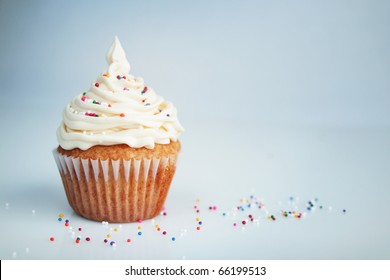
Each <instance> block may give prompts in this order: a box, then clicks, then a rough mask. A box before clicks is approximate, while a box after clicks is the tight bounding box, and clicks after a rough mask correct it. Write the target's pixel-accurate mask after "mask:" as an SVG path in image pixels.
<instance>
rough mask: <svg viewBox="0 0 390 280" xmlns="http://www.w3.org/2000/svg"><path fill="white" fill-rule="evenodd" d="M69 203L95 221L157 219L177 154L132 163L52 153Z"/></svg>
mask: <svg viewBox="0 0 390 280" xmlns="http://www.w3.org/2000/svg"><path fill="white" fill-rule="evenodd" d="M53 155H54V158H55V160H56V163H57V166H58V169H59V172H60V174H61V178H62V182H63V185H64V189H65V193H66V196H67V198H68V202H69V204H70V206H71V207H72V208H73V210H74V211H75V212H76V213H78V214H79V215H81V216H83V217H85V218H87V219H91V220H96V221H108V222H112V223H122V222H134V221H137V220H139V219H142V220H145V219H150V218H153V217H155V216H156V215H157V214H159V213H160V211H161V210H162V208H163V206H164V202H165V199H166V197H167V194H168V190H169V187H170V185H171V182H172V179H173V175H174V173H175V170H176V161H177V154H175V155H170V156H168V157H163V158H151V159H148V158H142V159H131V160H123V159H119V160H111V159H107V160H99V159H96V160H94V159H82V158H77V157H71V156H65V155H62V154H60V153H58V152H57V150H54V151H53Z"/></svg>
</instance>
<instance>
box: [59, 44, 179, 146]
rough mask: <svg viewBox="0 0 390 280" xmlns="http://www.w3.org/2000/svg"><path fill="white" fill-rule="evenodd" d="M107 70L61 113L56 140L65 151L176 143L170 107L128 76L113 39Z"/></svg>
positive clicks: (123, 56) (174, 114)
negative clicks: (104, 146)
mask: <svg viewBox="0 0 390 280" xmlns="http://www.w3.org/2000/svg"><path fill="white" fill-rule="evenodd" d="M107 62H108V64H109V67H108V69H107V71H106V72H105V73H103V74H102V75H100V76H99V77H98V78H97V79H96V80H95V81H94V82H93V83H92V85H91V87H90V89H89V90H88V91H86V92H83V93H80V94H79V95H78V96H76V97H75V98H74V99H73V100H72V101H71V102H70V104H68V106H67V107H66V108H65V110H64V114H63V121H62V123H61V125H60V127H59V128H58V129H57V139H58V142H59V144H60V146H61V147H62V148H63V149H65V150H70V149H74V148H79V149H82V150H86V149H89V148H90V147H92V146H95V145H107V146H108V145H116V144H127V145H128V146H130V147H133V148H140V147H146V148H150V149H152V148H154V145H155V144H169V143H170V141H177V138H178V136H179V135H180V133H181V132H182V131H183V128H182V126H181V125H180V123H179V121H178V120H177V111H176V108H175V107H174V106H173V104H172V103H170V102H168V101H165V100H164V98H162V97H161V96H159V95H157V94H156V93H155V92H154V90H153V89H152V88H151V87H150V86H147V85H145V84H144V80H143V79H142V78H140V77H134V76H133V75H131V74H128V72H129V70H130V64H129V62H128V61H127V59H126V54H125V52H124V50H123V48H122V46H121V44H120V42H119V40H118V38H117V37H115V40H114V42H113V44H112V46H111V48H110V49H109V51H108V53H107Z"/></svg>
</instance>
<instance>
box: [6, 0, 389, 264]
mask: <svg viewBox="0 0 390 280" xmlns="http://www.w3.org/2000/svg"><path fill="white" fill-rule="evenodd" d="M389 14H390V2H388V1H342V0H337V1H336V0H335V1H313V0H311V1H293V0H290V1H191V2H190V1H3V0H1V1H0V38H1V44H0V58H1V64H0V84H1V87H0V117H1V120H2V125H1V127H2V132H1V145H0V153H1V156H2V160H1V161H0V170H1V177H0V187H1V189H0V203H1V204H0V206H1V207H0V209H1V210H0V217H1V222H2V230H1V233H0V250H1V251H0V257H1V258H2V259H4V258H6V259H7V258H12V257H13V255H12V254H13V252H16V253H17V254H16V258H102V259H105V258H176V259H180V258H188V259H191V258H200V259H206V258H230V259H234V258H247V259H251V258H253V259H268V258H272V259H285V258H287V259H294V258H295V259H310V258H314V259H323V258H325V259H340V258H341V259H345V258H346V259H378V258H379V259H383V258H384V259H390V253H389V250H388V249H389V248H390V241H389V236H390V222H389V220H390V219H389V218H388V205H389V202H390V201H389V200H390V191H389V183H390V175H389V174H390V144H389V143H390V110H389V105H390V51H389V50H390V32H389V27H390V17H389ZM115 35H118V37H119V38H120V40H121V42H122V45H123V47H124V49H125V51H126V52H127V57H128V59H129V61H130V64H131V67H132V70H131V72H132V74H134V75H137V76H142V77H144V79H145V81H146V83H147V84H148V85H150V86H152V87H153V88H154V89H155V90H156V91H157V93H159V94H160V95H162V96H164V97H165V98H166V99H167V100H170V101H172V102H173V103H174V104H175V105H176V107H177V108H178V110H179V117H180V121H181V122H182V124H183V126H184V127H185V128H186V132H185V133H184V134H183V135H182V138H181V139H182V143H183V147H184V148H183V153H182V157H181V161H180V166H179V169H178V173H177V176H176V178H175V181H174V185H173V186H172V190H171V192H170V196H169V197H168V201H167V207H168V209H171V216H170V217H171V218H168V219H172V220H168V222H167V223H168V224H169V223H172V226H173V225H175V226H176V227H179V228H180V227H181V228H183V227H187V226H185V224H186V223H187V221H188V218H187V217H188V216H185V215H184V214H183V215H181V214H182V213H187V212H188V213H187V214H188V215H192V212H191V210H188V209H190V208H191V207H192V204H193V203H194V201H195V199H196V198H197V197H202V198H203V199H205V200H206V201H209V202H210V203H215V204H218V205H225V206H226V207H231V206H235V205H236V203H237V199H239V198H240V197H243V196H248V195H249V194H252V193H254V194H255V195H261V196H263V197H264V198H265V199H268V200H269V201H270V203H271V204H272V203H274V204H275V205H276V208H277V204H278V202H281V203H282V204H283V203H284V202H285V201H286V200H287V199H288V197H289V196H290V195H297V196H299V197H301V198H302V199H310V198H312V197H315V196H318V197H320V198H322V199H324V200H325V201H326V202H327V203H328V205H329V204H332V205H333V207H334V209H335V210H334V212H333V213H332V214H329V215H333V216H329V215H328V216H326V215H325V216H324V217H322V216H321V217H322V218H321V217H316V218H313V219H308V220H306V221H304V223H301V224H299V225H295V224H294V225H291V224H283V223H279V224H277V225H276V226H270V225H269V224H268V223H267V222H264V228H263V229H262V230H252V231H250V232H249V231H248V232H249V233H248V232H247V233H245V234H247V236H246V237H245V236H244V238H243V236H241V235H239V236H237V235H234V234H231V229H230V228H229V229H226V232H227V233H226V236H225V238H222V237H221V232H220V231H218V230H212V229H210V230H208V231H207V230H205V231H204V232H203V235H202V236H201V237H198V236H192V235H191V234H189V235H190V237H188V239H186V240H185V239H184V240H183V242H182V243H177V244H181V245H177V247H174V248H172V247H171V244H170V243H169V244H168V243H163V244H161V242H159V241H156V239H155V238H154V239H153V238H147V237H145V239H144V240H148V242H154V243H155V245H156V246H159V247H161V248H162V249H161V250H159V251H158V252H156V251H154V250H144V249H145V248H144V247H142V246H143V245H142V243H140V244H141V245H138V246H139V247H138V250H135V251H132V252H131V253H129V252H128V251H124V250H122V249H120V248H119V247H118V248H117V251H110V252H108V251H107V250H106V249H107V248H104V249H102V248H100V249H101V251H99V253H96V251H94V249H91V248H92V247H90V248H89V249H86V250H82V251H77V252H76V251H75V250H74V248H73V247H71V246H65V245H64V246H63V247H60V245H58V244H57V245H58V246H59V247H60V249H61V250H57V249H58V248H56V249H55V250H54V249H53V248H51V247H50V245H49V244H48V243H47V237H48V236H49V235H50V231H51V230H53V231H55V230H54V229H58V228H57V225H53V224H51V223H52V220H53V217H54V220H55V216H56V215H57V213H59V212H67V213H72V212H71V210H70V208H69V207H68V205H67V202H66V199H65V196H64V193H63V190H62V186H61V182H60V178H59V176H58V172H57V170H56V167H55V164H54V160H53V159H52V156H51V149H52V148H54V147H55V146H56V145H57V142H56V138H55V130H56V128H57V126H58V125H59V123H60V121H61V114H62V110H63V108H64V107H65V105H66V104H67V103H68V102H69V101H70V100H71V99H72V98H73V97H74V96H75V95H77V94H79V93H80V92H82V91H84V90H86V89H88V87H89V85H90V83H91V82H93V80H94V79H95V78H96V77H97V76H98V75H99V74H100V73H101V72H103V71H104V69H105V67H106V62H105V54H106V51H107V50H108V48H109V46H110V44H111V42H112V40H113V38H114V36H115ZM210 190H212V191H210ZM6 203H8V207H7V209H6V207H5V206H4V205H5V204H6ZM2 205H3V206H2ZM272 205H273V204H272ZM279 206H280V203H279ZM342 208H347V209H348V215H344V216H343V217H341V216H340V209H342ZM32 209H34V210H36V215H34V217H33V219H34V220H32V217H31V216H32V214H31V211H32ZM186 211H187V212H186ZM337 211H338V212H337ZM331 217H332V218H331ZM209 218H210V223H211V222H212V223H213V224H214V225H219V223H220V222H221V221H220V220H215V218H214V220H212V219H213V217H209ZM73 219H75V220H77V219H79V218H78V217H76V216H75V217H73ZM80 221H83V220H81V219H80ZM83 222H84V223H86V222H85V221H83ZM80 223H81V222H80ZM90 226H91V227H94V226H96V224H93V223H92V224H90ZM189 227H191V226H189ZM215 227H216V226H215ZM313 229H316V230H314V231H313ZM178 230H179V229H178ZM26 232H29V233H28V234H27V233H26ZM289 232H291V234H292V235H293V237H297V236H298V237H299V239H300V240H301V241H299V242H295V241H291V240H295V239H294V238H293V237H292V236H288V233H289ZM243 234H244V233H243ZM286 234H287V237H286ZM223 235H224V234H223ZM269 240H274V242H269ZM145 242H146V241H145ZM227 244H229V245H228V246H227ZM149 245H150V244H149ZM145 246H146V245H145ZM164 246H166V247H164ZM27 247H28V248H30V252H29V253H28V254H27V253H26V252H25V248H27ZM199 248H202V250H199ZM242 248H246V249H245V250H243V249H242Z"/></svg>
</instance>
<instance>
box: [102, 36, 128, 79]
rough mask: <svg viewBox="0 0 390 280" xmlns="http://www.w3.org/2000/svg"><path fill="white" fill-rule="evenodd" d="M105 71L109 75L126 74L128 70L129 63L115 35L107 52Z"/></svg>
mask: <svg viewBox="0 0 390 280" xmlns="http://www.w3.org/2000/svg"><path fill="white" fill-rule="evenodd" d="M106 59H107V63H108V65H109V66H108V69H107V73H109V74H110V75H118V74H119V75H120V74H126V73H129V71H130V64H129V62H128V61H127V58H126V54H125V51H124V50H123V48H122V45H121V43H120V42H119V39H118V37H117V36H115V39H114V42H113V43H112V45H111V47H110V49H109V50H108V52H107V57H106Z"/></svg>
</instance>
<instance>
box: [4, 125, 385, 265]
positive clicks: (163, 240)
mask: <svg viewBox="0 0 390 280" xmlns="http://www.w3.org/2000/svg"><path fill="white" fill-rule="evenodd" d="M231 125H232V124H231V123H230V124H227V123H226V124H223V123H218V124H217V123H216V124H214V125H210V124H208V125H207V124H204V125H199V124H198V125H191V124H190V125H189V126H187V131H186V133H185V134H184V135H183V137H182V142H183V152H182V154H181V158H180V161H179V165H178V169H177V173H176V177H175V179H174V181H173V184H172V187H171V190H170V192H169V195H168V199H167V201H166V213H167V215H166V216H164V215H160V216H158V217H156V218H155V219H153V220H148V221H144V222H143V223H142V224H137V223H132V224H122V225H118V224H109V225H102V224H101V223H98V222H93V221H88V220H86V219H84V218H81V217H79V216H78V215H76V214H75V213H74V212H73V211H72V209H71V208H70V207H69V205H68V203H67V200H66V197H65V193H64V191H63V188H62V185H61V180H60V177H59V174H58V171H57V169H56V167H55V162H54V160H53V158H52V155H51V148H52V147H47V149H44V145H45V144H46V143H45V142H43V143H42V144H41V145H40V146H39V148H38V150H37V151H35V152H34V151H31V150H30V151H29V150H28V149H27V148H22V147H21V148H20V149H21V150H23V149H25V152H26V153H20V154H27V153H28V151H29V152H30V156H29V157H25V158H24V159H20V160H22V162H19V163H20V164H19V169H18V168H17V167H18V162H17V161H16V160H15V159H11V158H12V155H13V154H12V151H9V152H7V151H3V152H4V153H5V156H6V158H8V162H5V161H3V162H2V163H1V168H2V170H4V171H6V173H4V175H3V176H2V178H1V185H2V188H1V189H0V200H1V207H0V220H1V222H2V230H1V233H0V247H1V252H0V257H1V259H389V258H390V253H389V250H388V248H390V239H389V236H390V219H389V218H388V203H389V197H390V191H389V182H390V170H389V167H390V150H389V141H390V132H389V131H388V130H385V129H381V128H351V127H349V128H348V127H343V128H334V127H333V128H331V127H328V128H319V127H311V128H310V127H305V128H303V127H300V128H299V127H295V128H291V127H290V128H286V127H283V128H282V127H278V128H277V127H272V128H270V127H268V128H267V127H256V126H250V125H247V126H245V125H244V126H241V128H240V129H242V133H243V135H244V134H245V135H246V138H247V139H249V140H248V141H247V142H246V143H242V144H241V145H237V143H238V142H239V140H240V137H238V135H237V133H236V132H233V131H232V130H230V129H229V127H231ZM215 127H218V128H219V129H218V130H216V129H215ZM204 135H207V139H206V138H205V137H204ZM9 140H10V139H9ZM10 141H11V140H10ZM40 149H42V154H41V155H40V156H39V157H37V158H36V161H34V160H35V158H34V157H35V156H36V155H37V154H38V153H40V152H41V151H39V150H40ZM20 152H21V151H20ZM4 153H3V154H4ZM34 174H35V175H34ZM43 174H44V176H43ZM251 195H252V196H254V197H255V198H257V199H260V200H261V202H262V203H264V204H265V207H266V208H265V209H263V210H260V209H258V208H257V207H252V208H248V206H247V203H246V202H245V201H244V202H242V201H240V199H250V196H251ZM291 197H292V198H293V201H291ZM315 198H317V199H318V201H317V202H316V204H315V205H316V207H315V208H313V209H312V210H311V211H308V210H307V209H306V204H307V202H308V201H309V200H312V201H314V199H315ZM197 199H200V202H197ZM252 204H255V203H252ZM194 205H198V209H200V213H196V212H195V210H194V208H193V207H194ZM239 205H243V206H244V210H245V211H237V210H236V209H237V206H239ZM209 206H217V210H215V211H210V210H209ZM320 206H322V209H320ZM294 209H296V211H297V212H302V213H306V214H303V215H304V217H303V218H301V219H297V218H294V217H288V218H285V217H283V216H282V215H281V213H280V211H281V210H287V211H288V210H294ZM344 209H345V210H346V212H345V213H344V212H343V210H344ZM33 211H34V213H33ZM267 211H268V213H267ZM60 213H63V214H64V215H65V219H69V220H70V226H72V227H73V231H74V232H75V234H74V235H72V231H71V230H69V229H68V228H66V227H65V226H64V223H63V222H59V221H57V218H58V214H60ZM223 213H226V216H223ZM249 214H252V215H253V216H254V217H255V219H256V220H257V219H258V221H255V222H250V221H248V223H247V225H245V227H243V226H242V224H241V221H242V220H244V219H247V216H248V215H249ZM267 214H268V215H272V214H273V215H275V217H276V220H275V221H272V220H270V219H267ZM197 217H199V218H200V220H201V221H202V223H203V224H202V226H201V230H200V231H197V230H196V226H197V224H196V218H197ZM234 222H237V224H238V225H237V226H236V227H234V226H233V223H234ZM156 224H158V225H159V226H160V228H161V231H166V232H167V235H165V236H164V235H163V234H161V232H158V231H157V230H156V229H155V225H156ZM138 226H141V231H142V235H141V236H138V235H137V232H138V229H137V227H138ZM79 227H81V228H82V231H81V232H79V231H78V228H79ZM115 228H118V232H115V231H114V229H115ZM108 233H111V235H112V238H111V239H110V240H115V241H116V244H117V246H116V247H111V246H110V245H108V244H105V243H104V242H103V240H104V238H105V236H106V234H108ZM79 235H80V236H81V237H82V239H81V243H80V244H76V243H75V238H76V237H77V236H79ZM173 236H174V237H175V238H176V240H175V241H172V240H171V237H173ZM50 237H54V238H55V240H54V242H50V241H49V238H50ZM86 237H90V238H91V241H89V242H87V241H85V240H84V239H85V238H86ZM128 238H130V239H131V240H132V241H131V242H130V243H127V242H126V240H127V239H128Z"/></svg>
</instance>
